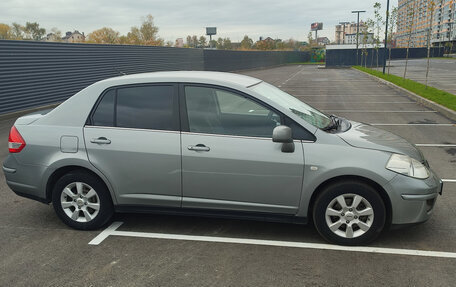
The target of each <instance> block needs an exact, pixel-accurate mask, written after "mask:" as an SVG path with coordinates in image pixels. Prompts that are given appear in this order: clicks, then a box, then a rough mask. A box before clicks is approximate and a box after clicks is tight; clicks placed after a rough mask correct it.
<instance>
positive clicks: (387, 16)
mask: <svg viewBox="0 0 456 287" xmlns="http://www.w3.org/2000/svg"><path fill="white" fill-rule="evenodd" d="M389 9H390V0H388V1H387V2H386V27H385V48H384V50H383V51H384V52H383V75H384V74H385V68H386V52H387V51H388V49H387V48H386V46H387V44H388V18H389Z"/></svg>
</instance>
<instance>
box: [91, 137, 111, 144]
mask: <svg viewBox="0 0 456 287" xmlns="http://www.w3.org/2000/svg"><path fill="white" fill-rule="evenodd" d="M90 142H91V143H96V144H110V143H111V141H110V140H108V139H107V138H105V137H99V138H96V139H91V140H90Z"/></svg>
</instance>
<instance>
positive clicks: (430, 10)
mask: <svg viewBox="0 0 456 287" xmlns="http://www.w3.org/2000/svg"><path fill="white" fill-rule="evenodd" d="M434 9H435V2H434V1H433V0H431V1H429V2H428V9H427V10H428V13H431V18H430V20H429V28H428V35H427V67H426V89H427V86H428V76H429V65H430V54H431V35H432V20H433V19H434Z"/></svg>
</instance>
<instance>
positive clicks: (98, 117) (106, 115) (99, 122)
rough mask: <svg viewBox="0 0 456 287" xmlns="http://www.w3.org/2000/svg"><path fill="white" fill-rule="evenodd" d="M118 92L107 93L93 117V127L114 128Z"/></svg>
mask: <svg viewBox="0 0 456 287" xmlns="http://www.w3.org/2000/svg"><path fill="white" fill-rule="evenodd" d="M115 95H116V91H115V90H109V91H107V92H106V93H105V94H104V95H103V97H102V99H101V101H100V102H99V103H98V106H97V107H96V109H95V112H94V113H93V116H92V125H94V126H108V127H112V126H114V100H115Z"/></svg>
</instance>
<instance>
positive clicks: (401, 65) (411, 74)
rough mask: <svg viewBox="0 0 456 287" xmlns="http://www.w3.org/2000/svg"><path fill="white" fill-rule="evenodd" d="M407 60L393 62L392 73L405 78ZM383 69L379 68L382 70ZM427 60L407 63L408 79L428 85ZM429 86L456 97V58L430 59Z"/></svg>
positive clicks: (415, 60) (411, 60)
mask: <svg viewBox="0 0 456 287" xmlns="http://www.w3.org/2000/svg"><path fill="white" fill-rule="evenodd" d="M405 62H406V61H405V60H393V61H391V65H390V73H391V74H393V75H396V76H401V77H402V76H404V70H405ZM381 69H382V68H379V70H381ZM426 70H427V59H410V60H408V63H407V73H406V78H407V79H410V80H414V81H417V82H420V83H423V84H425V83H426ZM428 85H429V86H432V87H435V88H437V89H440V90H444V91H447V92H449V93H452V94H453V95H456V58H448V59H442V58H439V59H433V58H431V59H430V62H429V74H428Z"/></svg>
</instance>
